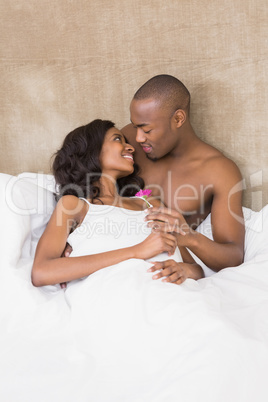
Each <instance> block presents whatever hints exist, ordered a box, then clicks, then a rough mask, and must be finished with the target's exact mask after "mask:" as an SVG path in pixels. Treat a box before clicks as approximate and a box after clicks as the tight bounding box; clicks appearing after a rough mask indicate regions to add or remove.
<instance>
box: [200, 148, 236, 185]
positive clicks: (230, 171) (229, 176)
mask: <svg viewBox="0 0 268 402" xmlns="http://www.w3.org/2000/svg"><path fill="white" fill-rule="evenodd" d="M214 150H215V151H213V152H211V153H210V154H208V155H207V156H206V157H205V158H204V161H203V162H204V163H203V169H204V173H205V174H206V175H207V177H208V178H209V180H210V181H211V182H213V183H214V184H217V183H218V184H220V185H222V184H223V183H225V184H226V185H228V184H230V185H231V184H232V185H233V184H234V183H237V182H239V181H241V180H242V175H241V172H240V170H239V167H238V166H237V164H236V163H235V162H234V161H233V160H232V159H230V158H228V157H227V156H225V155H224V154H223V153H222V152H220V151H218V150H216V149H215V148H214Z"/></svg>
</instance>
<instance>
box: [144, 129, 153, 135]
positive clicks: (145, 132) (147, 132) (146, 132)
mask: <svg viewBox="0 0 268 402" xmlns="http://www.w3.org/2000/svg"><path fill="white" fill-rule="evenodd" d="M151 131H152V130H149V131H144V134H149V133H150V132H151Z"/></svg>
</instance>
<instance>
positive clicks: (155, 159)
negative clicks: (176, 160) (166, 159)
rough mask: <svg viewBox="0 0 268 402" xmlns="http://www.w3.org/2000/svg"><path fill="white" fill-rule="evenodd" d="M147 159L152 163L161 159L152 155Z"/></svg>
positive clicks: (147, 156) (148, 155) (147, 155)
mask: <svg viewBox="0 0 268 402" xmlns="http://www.w3.org/2000/svg"><path fill="white" fill-rule="evenodd" d="M146 158H147V159H149V160H150V161H152V162H156V161H158V159H159V158H156V157H153V156H152V155H150V154H146Z"/></svg>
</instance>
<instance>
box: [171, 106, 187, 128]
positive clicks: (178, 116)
mask: <svg viewBox="0 0 268 402" xmlns="http://www.w3.org/2000/svg"><path fill="white" fill-rule="evenodd" d="M173 117H174V119H175V121H176V127H177V128H179V127H181V126H182V125H183V123H184V122H185V121H186V113H185V111H184V110H182V109H178V110H176V112H175V113H174V115H173Z"/></svg>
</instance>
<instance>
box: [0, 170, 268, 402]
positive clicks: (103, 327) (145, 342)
mask: <svg viewBox="0 0 268 402" xmlns="http://www.w3.org/2000/svg"><path fill="white" fill-rule="evenodd" d="M37 178H38V179H40V178H42V179H44V180H43V185H42V186H40V185H39V186H37V185H36V184H37V183H36V180H37ZM11 180H14V183H16V186H15V187H14V186H13V187H12V189H13V193H14V191H15V195H14V197H13V198H14V200H15V201H16V206H17V207H18V202H20V205H19V208H21V209H23V210H24V211H26V210H29V209H30V210H31V214H27V213H25V214H23V215H22V214H21V213H18V210H17V211H15V208H14V206H13V207H12V209H10V208H8V209H7V205H6V200H7V199H8V196H7V195H5V196H4V195H3V192H1V197H2V198H1V200H0V201H1V204H0V206H1V213H2V222H4V225H3V227H4V230H3V231H1V236H2V237H1V239H0V241H1V244H3V245H4V248H3V252H2V255H1V260H0V301H1V309H0V325H1V330H0V345H1V346H0V378H1V383H0V400H1V401H4V402H36V401H40V402H47V401H51V402H61V401H65V402H66V401H67V402H74V401H79V402H89V401H90V402H91V401H92V402H121V401H122V402H125V401H128V402H132V401H133V402H134V401H135V402H138V401H139V402H143V401H144V402H145V401H146V402H147V401H150V402H151V401H154V402H173V401H174V402H175V401H178V400H180V401H183V402H197V401H198V402H203V401H204V402H215V401H216V402H226V401H228V402H229V401H230V402H253V401H254V402H255V401H257V402H264V401H265V402H266V401H267V400H268V389H267V385H266V377H267V374H266V373H267V369H268V314H267V313H268V249H267V234H268V206H266V207H265V208H264V209H263V210H262V211H260V212H253V211H250V210H247V209H244V214H245V218H246V227H247V230H246V246H245V248H246V255H245V257H246V258H245V263H244V264H242V265H241V266H239V267H233V268H226V269H224V270H222V271H220V272H219V273H217V274H213V275H210V274H211V272H209V271H206V273H207V275H208V276H207V277H206V278H204V279H202V280H199V281H193V280H190V279H188V280H187V281H186V282H185V283H184V284H182V285H181V286H177V285H172V284H164V283H162V282H157V281H152V279H151V274H148V273H146V269H145V268H146V264H148V263H146V262H143V261H140V260H129V261H128V262H127V269H126V263H123V264H118V265H117V266H116V267H109V268H107V269H104V270H101V271H98V272H97V273H95V274H94V275H92V276H91V277H88V278H87V279H86V280H84V281H81V282H80V283H79V282H77V283H73V284H71V285H69V286H68V288H67V290H66V291H64V290H62V289H60V287H59V286H48V287H43V288H39V289H38V288H34V287H33V286H32V284H31V281H30V273H31V266H32V258H33V254H34V250H35V246H36V242H37V240H38V236H40V234H41V232H42V230H43V229H44V226H45V224H46V222H47V220H48V219H49V216H50V213H51V211H52V210H53V207H54V204H55V203H54V200H53V195H52V193H51V190H52V191H53V185H52V186H51V183H52V182H51V177H50V176H47V177H43V176H42V177H36V176H34V175H33V176H32V177H31V175H28V174H24V179H23V180H22V179H21V177H20V178H16V179H14V178H12V177H8V176H7V175H0V186H1V184H2V188H6V185H7V184H8V183H10V181H11ZM17 180H19V181H17ZM44 183H48V184H49V185H50V189H49V190H47V189H43V187H46V184H44ZM36 187H38V188H36ZM40 188H41V190H40ZM8 191H9V190H8ZM44 199H46V202H41V201H40V200H44ZM38 200H39V205H37V204H38ZM202 230H203V231H204V233H205V234H206V235H208V236H210V235H211V230H210V226H209V218H208V219H207V220H206V221H205V222H204V223H203V226H202V227H201V228H200V231H201V232H202ZM205 269H206V267H205ZM209 275H210V276H209Z"/></svg>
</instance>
